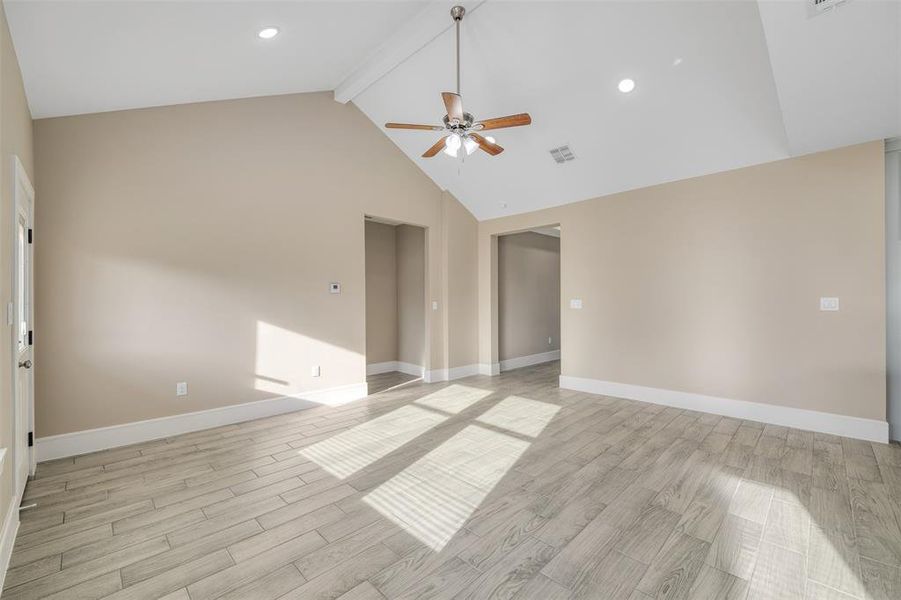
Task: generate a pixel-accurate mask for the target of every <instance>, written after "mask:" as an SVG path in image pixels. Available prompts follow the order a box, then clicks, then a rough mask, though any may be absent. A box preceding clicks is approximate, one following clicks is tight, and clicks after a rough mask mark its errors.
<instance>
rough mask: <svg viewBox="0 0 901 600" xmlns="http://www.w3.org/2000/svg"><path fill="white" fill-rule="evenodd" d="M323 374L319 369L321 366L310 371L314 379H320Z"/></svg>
mask: <svg viewBox="0 0 901 600" xmlns="http://www.w3.org/2000/svg"><path fill="white" fill-rule="evenodd" d="M321 374H322V371H321V370H320V369H319V365H316V366H315V367H313V368H311V369H310V375H311V376H312V377H319V376H320V375H321Z"/></svg>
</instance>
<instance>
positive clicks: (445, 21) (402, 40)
mask: <svg viewBox="0 0 901 600" xmlns="http://www.w3.org/2000/svg"><path fill="white" fill-rule="evenodd" d="M484 2H485V0H457V1H456V2H451V1H449V0H439V1H431V2H428V3H427V4H426V6H425V8H423V9H422V10H421V11H419V12H418V13H417V14H416V16H414V17H413V18H412V19H410V20H409V21H407V22H405V23H402V24H400V25H399V26H398V28H397V29H396V30H395V32H394V33H393V34H392V35H391V37H390V38H388V41H386V42H385V43H384V44H382V46H381V47H380V48H379V49H378V50H376V51H375V52H374V53H373V54H372V55H371V56H369V57H368V58H367V59H366V60H364V61H363V62H362V63H361V64H360V65H359V66H357V68H356V69H354V70H353V72H351V74H350V75H348V76H347V77H346V78H345V79H344V81H342V82H341V83H339V84H338V86H337V87H336V88H335V100H337V101H338V102H340V103H342V104H346V103H347V102H350V101H351V100H353V99H354V98H356V97H357V96H358V95H359V94H361V93H363V91H365V90H366V89H367V88H368V87H369V86H371V85H372V84H374V83H375V82H376V81H378V80H379V79H381V78H382V77H384V76H385V75H387V74H388V73H390V72H391V71H393V70H394V69H395V68H396V67H398V66H400V65H401V64H403V63H404V61H406V60H407V59H408V58H410V57H411V56H413V55H414V54H416V53H417V52H419V51H420V50H422V49H423V48H425V47H426V46H427V45H429V44H430V43H431V42H432V41H433V40H434V39H435V38H437V37H438V36H440V35H441V34H442V33H444V32H445V31H447V30H448V29H450V28H451V27H453V26H454V22H453V20H452V19H451V16H450V9H451V7H452V6H454V5H460V6H462V7H463V8H465V9H466V14H467V15H469V14H471V13H472V12H473V11H474V10H475V9H476V8H478V7H479V6H480V5H481V4H483V3H484ZM464 20H465V19H464Z"/></svg>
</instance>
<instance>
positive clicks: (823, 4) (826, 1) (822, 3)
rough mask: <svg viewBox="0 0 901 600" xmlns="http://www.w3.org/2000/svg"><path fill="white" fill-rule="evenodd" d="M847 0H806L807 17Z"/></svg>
mask: <svg viewBox="0 0 901 600" xmlns="http://www.w3.org/2000/svg"><path fill="white" fill-rule="evenodd" d="M847 1H848V0H807V18H808V19H809V18H811V17H815V16H817V15H821V14H823V13H824V12H828V11H830V10H832V9H833V8H835V7H836V6H838V5H840V4H844V3H845V2H847Z"/></svg>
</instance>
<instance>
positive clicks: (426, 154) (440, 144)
mask: <svg viewBox="0 0 901 600" xmlns="http://www.w3.org/2000/svg"><path fill="white" fill-rule="evenodd" d="M446 139H447V136H445V137H443V138H441V139H440V140H438V141H437V142H435V145H434V146H432V147H431V148H429V149H428V150H426V151H425V152H423V153H422V157H423V158H432V157H433V156H435V155H436V154H438V153H439V152H441V151H442V150H443V149H444V144H445V141H444V140H446Z"/></svg>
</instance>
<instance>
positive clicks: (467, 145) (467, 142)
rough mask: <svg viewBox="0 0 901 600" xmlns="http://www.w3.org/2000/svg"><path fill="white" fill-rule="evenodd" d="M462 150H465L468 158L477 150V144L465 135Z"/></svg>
mask: <svg viewBox="0 0 901 600" xmlns="http://www.w3.org/2000/svg"><path fill="white" fill-rule="evenodd" d="M486 139H487V138H486ZM463 148H464V149H465V150H466V156H469V155H470V154H472V153H473V152H475V151H476V150H478V148H479V144H478V142H476V141H475V140H474V139H472V138H471V137H469V136H468V135H467V136H466V137H465V138H463Z"/></svg>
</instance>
